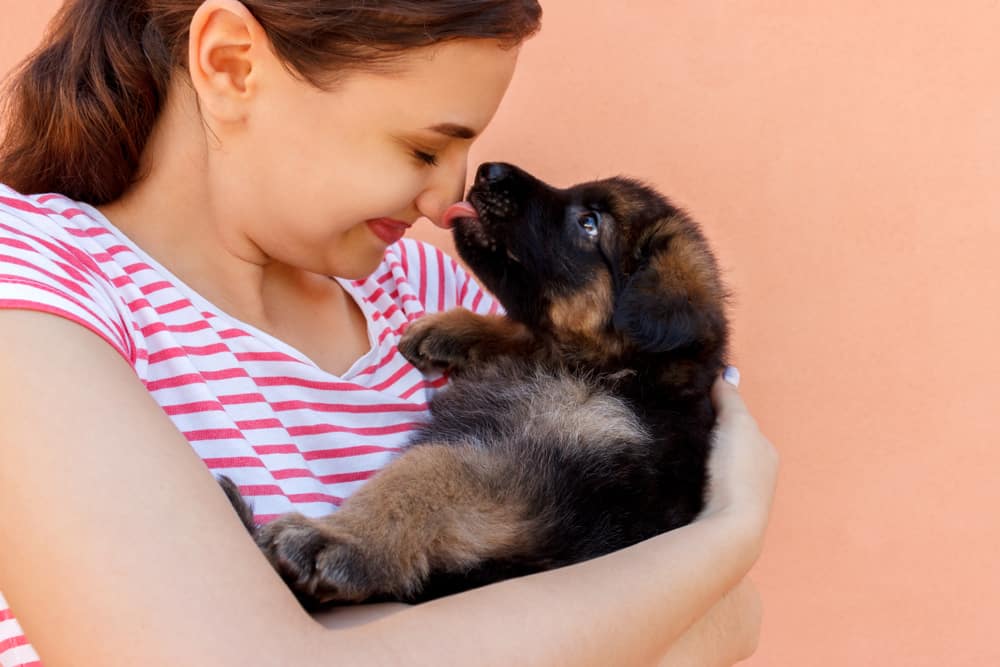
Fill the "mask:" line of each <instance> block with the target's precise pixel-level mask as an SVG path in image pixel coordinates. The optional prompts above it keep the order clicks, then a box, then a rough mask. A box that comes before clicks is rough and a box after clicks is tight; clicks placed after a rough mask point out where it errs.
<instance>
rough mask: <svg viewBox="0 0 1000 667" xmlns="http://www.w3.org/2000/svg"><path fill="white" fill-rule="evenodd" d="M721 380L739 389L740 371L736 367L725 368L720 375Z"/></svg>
mask: <svg viewBox="0 0 1000 667" xmlns="http://www.w3.org/2000/svg"><path fill="white" fill-rule="evenodd" d="M722 379H723V380H725V381H726V382H728V383H729V384H731V385H733V386H734V387H739V386H740V369H738V368H736V366H726V370H725V372H723V373H722Z"/></svg>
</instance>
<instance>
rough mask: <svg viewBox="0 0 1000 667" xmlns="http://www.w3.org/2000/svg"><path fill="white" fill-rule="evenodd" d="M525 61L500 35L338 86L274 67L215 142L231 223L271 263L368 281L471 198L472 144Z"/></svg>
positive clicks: (422, 53) (420, 53) (448, 46)
mask: <svg viewBox="0 0 1000 667" xmlns="http://www.w3.org/2000/svg"><path fill="white" fill-rule="evenodd" d="M517 54H518V51H517V49H504V48H501V47H500V46H499V44H498V43H497V42H495V41H493V40H462V41H454V42H446V43H444V44H442V45H439V46H436V47H433V48H430V49H422V50H416V51H413V52H411V53H410V54H407V55H406V57H405V59H404V60H403V62H402V65H403V69H402V70H401V71H400V72H399V73H394V74H391V75H389V74H369V73H355V74H350V75H348V76H347V77H346V78H345V79H343V80H342V81H341V82H340V83H338V84H337V85H336V86H335V87H334V89H333V90H332V91H322V90H319V89H317V88H315V87H314V86H312V85H310V84H309V83H307V82H304V81H302V80H300V79H299V78H296V77H294V76H292V75H291V74H290V73H288V72H287V71H286V70H284V69H283V68H281V69H280V71H279V70H275V71H273V72H271V76H268V77H266V78H261V79H259V80H258V82H257V84H256V89H255V92H254V95H255V99H254V101H253V104H252V106H250V107H249V109H250V112H249V113H247V114H246V116H245V119H244V120H243V121H242V124H241V126H240V127H239V130H238V131H237V132H233V131H232V130H230V131H228V132H227V136H226V137H220V139H219V142H218V144H217V146H216V148H217V150H216V156H215V159H216V161H217V166H218V167H219V168H217V169H214V170H212V172H211V173H212V174H215V176H214V177H213V178H215V180H217V181H218V182H217V183H213V192H215V193H218V194H220V195H221V197H220V201H219V202H218V203H220V204H221V203H222V202H225V206H226V208H227V214H226V216H225V217H226V218H227V219H229V220H232V221H233V223H232V224H236V225H239V226H240V233H241V234H243V235H245V236H246V238H248V239H249V240H250V241H251V242H252V243H253V244H254V245H255V246H256V247H257V248H259V249H260V251H261V253H262V254H263V255H265V256H267V257H268V258H270V259H271V260H274V261H277V262H280V263H283V264H287V265H290V266H294V267H297V268H301V269H305V270H309V271H313V272H316V273H323V274H330V275H337V276H341V277H344V278H361V277H364V276H367V275H369V274H370V273H371V272H372V271H373V270H374V269H375V268H376V267H377V266H378V263H379V262H380V261H381V258H382V256H383V253H384V252H385V248H386V246H388V245H389V244H391V243H393V242H395V241H396V240H398V239H399V238H400V237H401V236H402V235H403V233H404V232H405V231H406V228H407V227H408V226H409V225H411V224H413V222H415V221H416V220H417V219H418V218H419V217H421V216H426V217H428V218H430V219H431V220H433V221H435V222H437V223H441V221H442V214H443V213H444V211H445V209H446V208H447V207H448V206H449V205H450V204H452V203H454V202H455V201H457V200H459V199H460V198H461V197H462V194H463V190H464V185H465V175H466V170H467V158H468V151H469V147H470V145H471V143H472V140H473V139H474V138H475V137H476V136H477V135H478V134H479V133H481V132H482V131H483V129H485V127H486V125H487V124H488V123H489V121H490V119H491V118H492V117H493V114H494V113H495V112H496V109H497V106H498V105H499V104H500V100H501V98H502V97H503V94H504V92H505V91H506V89H507V86H508V84H509V83H510V80H511V77H512V76H513V73H514V66H515V63H516V60H517ZM227 224H229V223H227Z"/></svg>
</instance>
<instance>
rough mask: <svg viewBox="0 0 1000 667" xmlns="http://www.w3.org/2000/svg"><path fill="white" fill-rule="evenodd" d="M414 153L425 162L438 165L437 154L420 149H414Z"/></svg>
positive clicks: (432, 165)
mask: <svg viewBox="0 0 1000 667" xmlns="http://www.w3.org/2000/svg"><path fill="white" fill-rule="evenodd" d="M413 155H414V157H416V158H417V159H418V160H420V161H421V162H423V163H424V164H427V165H430V166H431V167H436V166H437V163H438V159H437V155H435V154H433V153H428V152H427V151H422V150H419V149H413Z"/></svg>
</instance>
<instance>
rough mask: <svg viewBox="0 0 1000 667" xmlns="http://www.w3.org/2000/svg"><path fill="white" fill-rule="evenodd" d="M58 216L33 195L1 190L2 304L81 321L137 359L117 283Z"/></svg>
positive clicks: (0, 293)
mask: <svg viewBox="0 0 1000 667" xmlns="http://www.w3.org/2000/svg"><path fill="white" fill-rule="evenodd" d="M57 215H58V214H57V213H55V212H54V211H48V210H46V209H45V208H44V206H43V205H39V204H36V203H35V202H33V201H32V200H30V199H27V198H15V197H9V196H5V195H3V194H2V193H0V308H4V309H20V310H32V311H37V312H43V313H50V314H53V315H57V316H59V317H63V318H65V319H68V320H71V321H73V322H76V323H77V324H79V325H81V326H84V327H86V328H87V329H90V330H91V331H93V332H94V333H95V334H97V335H98V336H100V337H101V338H103V339H104V340H105V341H107V342H108V343H109V344H110V345H111V346H112V347H114V348H115V350H117V351H118V353H119V354H121V355H122V356H123V357H124V358H125V359H126V360H128V361H129V363H131V364H134V363H135V351H134V350H135V346H134V344H133V340H132V337H131V336H130V335H129V327H128V325H127V323H126V321H125V318H124V317H123V316H122V313H121V311H120V310H119V307H120V306H121V304H120V303H116V299H118V298H117V296H116V294H115V290H114V286H113V284H112V283H111V281H110V280H109V279H108V278H107V277H106V276H105V275H104V273H103V272H102V271H101V268H100V265H99V263H98V261H97V259H96V258H95V257H93V256H91V255H90V254H89V253H88V252H86V251H85V250H84V249H83V247H82V245H81V243H80V239H77V238H75V237H74V235H73V233H72V231H71V230H72V229H73V227H71V226H70V227H63V226H61V225H60V224H59V223H58V222H56V221H55V220H53V218H54V217H56V216H57ZM118 301H120V299H118Z"/></svg>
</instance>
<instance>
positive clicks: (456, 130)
mask: <svg viewBox="0 0 1000 667" xmlns="http://www.w3.org/2000/svg"><path fill="white" fill-rule="evenodd" d="M425 129H427V130H431V131H432V132H437V133H438V134H443V135H445V136H448V137H452V138H454V139H475V138H476V134H478V133H477V132H476V131H475V130H472V129H470V128H468V127H465V126H464V125H456V124H455V123H438V124H437V125H431V126H430V127H428V128H425Z"/></svg>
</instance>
